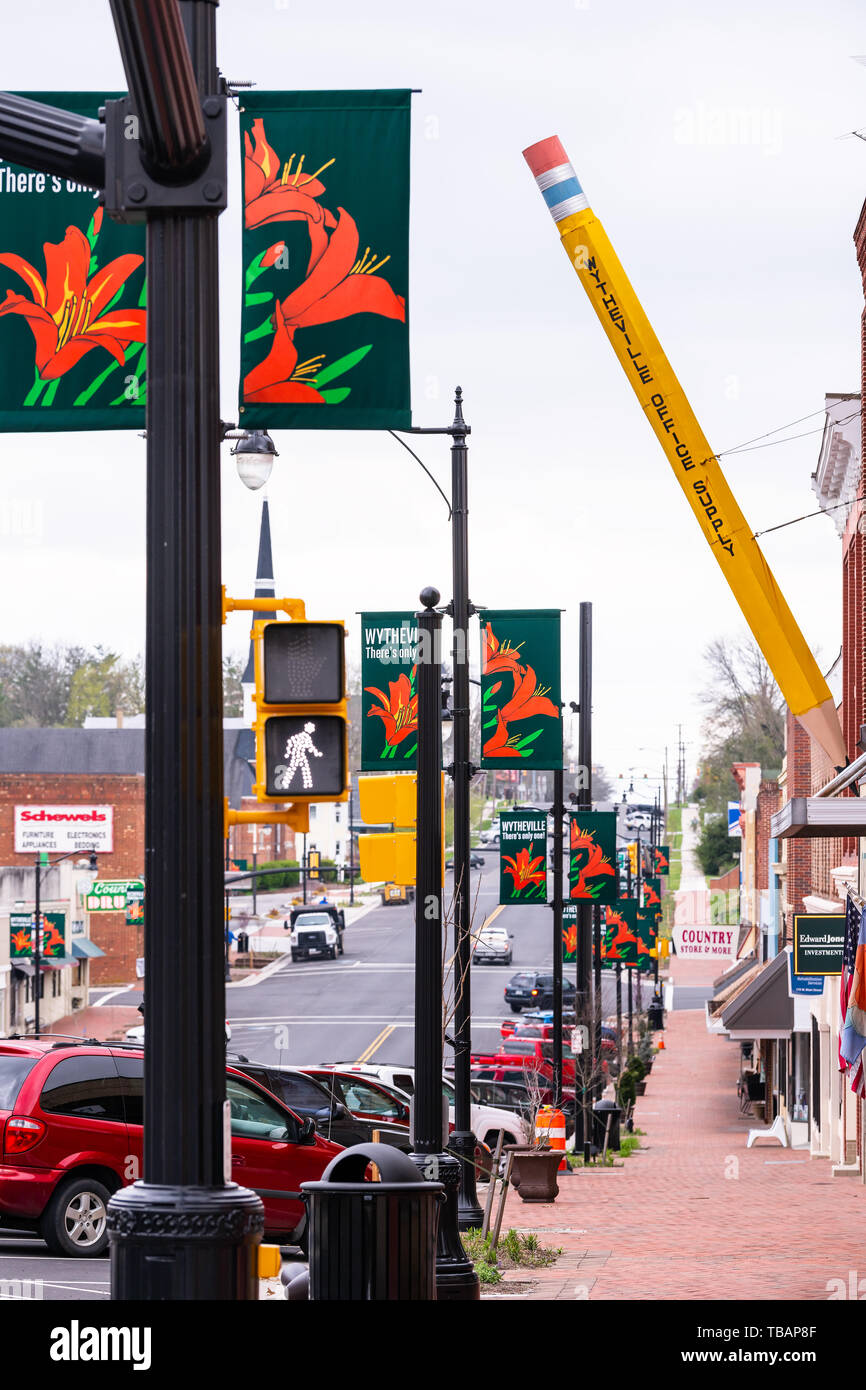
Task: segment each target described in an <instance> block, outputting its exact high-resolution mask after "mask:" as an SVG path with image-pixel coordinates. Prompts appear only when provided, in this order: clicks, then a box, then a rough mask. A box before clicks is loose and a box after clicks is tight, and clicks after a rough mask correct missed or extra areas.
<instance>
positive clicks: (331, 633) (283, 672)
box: [252, 619, 349, 802]
mask: <svg viewBox="0 0 866 1390" xmlns="http://www.w3.org/2000/svg"><path fill="white" fill-rule="evenodd" d="M252 635H253V651H254V664H255V679H256V693H255V697H254V698H255V703H256V719H255V723H254V724H253V728H254V730H255V734H256V784H255V787H254V788H253V790H254V792H255V795H256V797H257V798H258V800H259V801H294V802H308V801H345V800H346V798H347V796H348V761H349V760H348V742H347V728H348V721H347V717H346V667H345V656H344V645H345V638H346V630H345V627H344V625H343V623H340V622H306V621H304V620H301V619H292V620H290V621H288V622H285V621H279V620H274V619H264V620H263V619H259V620H258V621H257V622H255V623H254V624H253V634H252Z"/></svg>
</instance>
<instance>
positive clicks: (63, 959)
mask: <svg viewBox="0 0 866 1390" xmlns="http://www.w3.org/2000/svg"><path fill="white" fill-rule="evenodd" d="M40 964H41V966H42V969H43V970H65V969H66V967H67V966H68V965H77V964H78V961H77V960H76V958H75V956H43V958H42V960H41V962H40Z"/></svg>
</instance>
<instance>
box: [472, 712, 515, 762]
mask: <svg viewBox="0 0 866 1390" xmlns="http://www.w3.org/2000/svg"><path fill="white" fill-rule="evenodd" d="M516 738H517V734H512V735H511V739H516ZM482 752H483V754H484V757H485V758H522V757H523V754H522V753H521V751H520V749H519V748H515V746H514V744H513V742H511V741H510V740H509V735H508V725H507V724H506V722H505V720H504V719H503V718H502V713H501V711H497V714H496V732H495V733H492V734H491V735H490V737H489V739H488V740H487V742H486V743H485V745H484V748H483V750H482Z"/></svg>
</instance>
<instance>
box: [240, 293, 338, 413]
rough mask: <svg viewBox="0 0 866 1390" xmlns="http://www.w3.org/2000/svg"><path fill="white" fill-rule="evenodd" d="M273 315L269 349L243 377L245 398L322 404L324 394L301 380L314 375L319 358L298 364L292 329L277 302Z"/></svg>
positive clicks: (318, 364)
mask: <svg viewBox="0 0 866 1390" xmlns="http://www.w3.org/2000/svg"><path fill="white" fill-rule="evenodd" d="M275 317H276V323H277V327H276V332H275V333H274V340H273V342H272V343H271V350H270V352H269V353H268V355H267V357H265V358H264V360H263V361H261V362H258V363H257V364H256V366H255V367H253V369H252V371H250V372H247V375H246V376H245V377H244V400H245V401H280V402H283V403H290V402H291V403H294V402H295V401H302V402H306V403H307V404H312V405H324V404H325V398H324V396H322V395H321V393H320V392H318V391H317V390H316V389H315V387H313V386H310V385H309V384H308V383H307V382H305V381H304V380H303V376H304V375H305V374H306V375H315V370H316V367H317V366H320V365H321V363H320V361H319V359H318V358H311V359H310V361H309V362H304V363H302V364H301V366H300V367H299V366H298V349H297V348H296V347H295V330H294V328H290V327H289V325H288V324H287V323H286V320H285V317H284V315H283V311H282V309H281V308H280V305H279V303H277V304H276V306H275Z"/></svg>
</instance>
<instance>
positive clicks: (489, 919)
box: [482, 903, 506, 930]
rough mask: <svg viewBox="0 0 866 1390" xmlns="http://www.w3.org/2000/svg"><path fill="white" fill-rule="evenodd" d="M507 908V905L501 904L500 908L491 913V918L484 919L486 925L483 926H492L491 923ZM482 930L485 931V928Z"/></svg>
mask: <svg viewBox="0 0 866 1390" xmlns="http://www.w3.org/2000/svg"><path fill="white" fill-rule="evenodd" d="M505 906H506V904H505V903H500V904H499V906H498V907H495V908H494V909H493V911H492V912H491V914H490V916H489V917H485V918H484V924H483V926H484V927H489V926H490V923H491V922H492V921H493V920H494V918H496V917H498V916H499V914H500V912H501V911H502V909H503V908H504V907H505ZM482 930H483V927H482Z"/></svg>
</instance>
